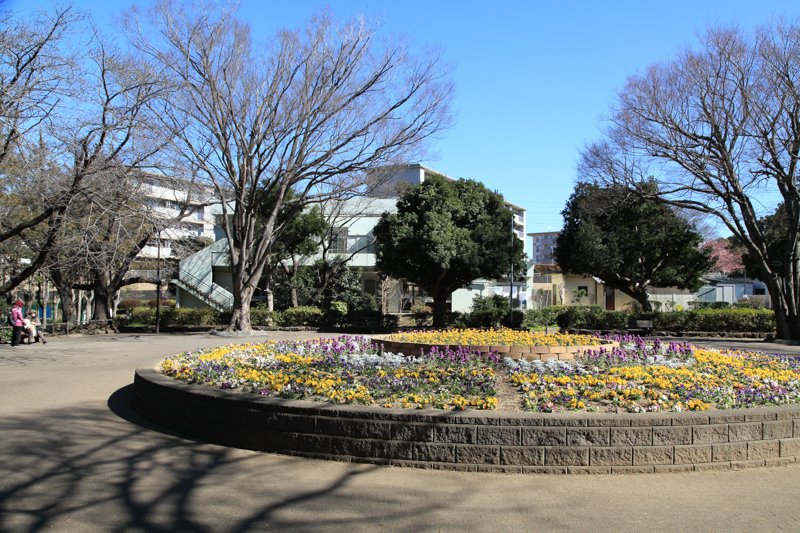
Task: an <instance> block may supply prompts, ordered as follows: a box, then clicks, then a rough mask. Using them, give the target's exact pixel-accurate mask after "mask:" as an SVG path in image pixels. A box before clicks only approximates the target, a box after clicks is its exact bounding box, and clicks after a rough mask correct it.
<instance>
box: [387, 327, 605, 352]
mask: <svg viewBox="0 0 800 533" xmlns="http://www.w3.org/2000/svg"><path fill="white" fill-rule="evenodd" d="M374 341H375V342H378V343H381V344H382V345H383V346H384V348H385V349H386V350H388V351H392V352H399V353H403V354H406V355H420V354H422V353H424V352H425V351H427V350H430V349H431V348H432V347H436V348H438V349H440V350H446V349H448V348H450V349H463V350H470V351H474V352H478V353H483V354H490V353H499V354H503V355H507V356H508V357H511V358H512V359H527V360H537V359H542V360H548V359H574V358H575V356H576V355H578V354H580V353H582V352H584V351H586V350H589V349H592V348H595V347H597V346H598V345H600V344H606V345H608V346H613V345H615V341H613V340H608V339H600V338H598V337H597V336H595V335H570V334H562V333H550V334H545V333H538V332H537V333H534V332H530V331H515V330H511V329H505V328H502V329H495V330H485V329H454V330H444V331H414V332H409V333H395V334H393V335H383V336H375V337H374Z"/></svg>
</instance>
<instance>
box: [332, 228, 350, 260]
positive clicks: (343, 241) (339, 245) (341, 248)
mask: <svg viewBox="0 0 800 533" xmlns="http://www.w3.org/2000/svg"><path fill="white" fill-rule="evenodd" d="M347 236H348V229H347V228H335V229H334V230H333V238H332V239H331V252H332V253H334V254H343V253H346V252H347Z"/></svg>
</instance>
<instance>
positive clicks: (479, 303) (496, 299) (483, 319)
mask: <svg viewBox="0 0 800 533" xmlns="http://www.w3.org/2000/svg"><path fill="white" fill-rule="evenodd" d="M508 311H509V306H508V299H507V298H504V297H502V296H500V295H499V294H493V295H491V296H486V297H481V296H475V298H473V299H472V309H471V310H470V314H469V320H470V322H471V323H472V325H473V326H475V327H483V328H495V327H499V326H500V324H501V323H502V322H503V321H504V320H505V321H506V322H508Z"/></svg>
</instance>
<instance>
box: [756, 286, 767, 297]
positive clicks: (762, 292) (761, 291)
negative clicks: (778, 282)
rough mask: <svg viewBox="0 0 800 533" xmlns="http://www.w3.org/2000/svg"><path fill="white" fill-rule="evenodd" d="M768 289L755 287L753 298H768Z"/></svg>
mask: <svg viewBox="0 0 800 533" xmlns="http://www.w3.org/2000/svg"><path fill="white" fill-rule="evenodd" d="M766 294H767V289H765V288H764V287H753V296H766Z"/></svg>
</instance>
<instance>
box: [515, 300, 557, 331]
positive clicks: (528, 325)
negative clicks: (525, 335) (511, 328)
mask: <svg viewBox="0 0 800 533" xmlns="http://www.w3.org/2000/svg"><path fill="white" fill-rule="evenodd" d="M563 310H564V307H563V306H560V305H550V306H547V307H542V308H541V309H529V310H527V311H525V317H524V318H523V320H522V327H523V328H525V329H533V328H536V327H547V326H552V325H553V324H556V323H557V322H556V319H557V318H558V315H559V313H561V311H563Z"/></svg>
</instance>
